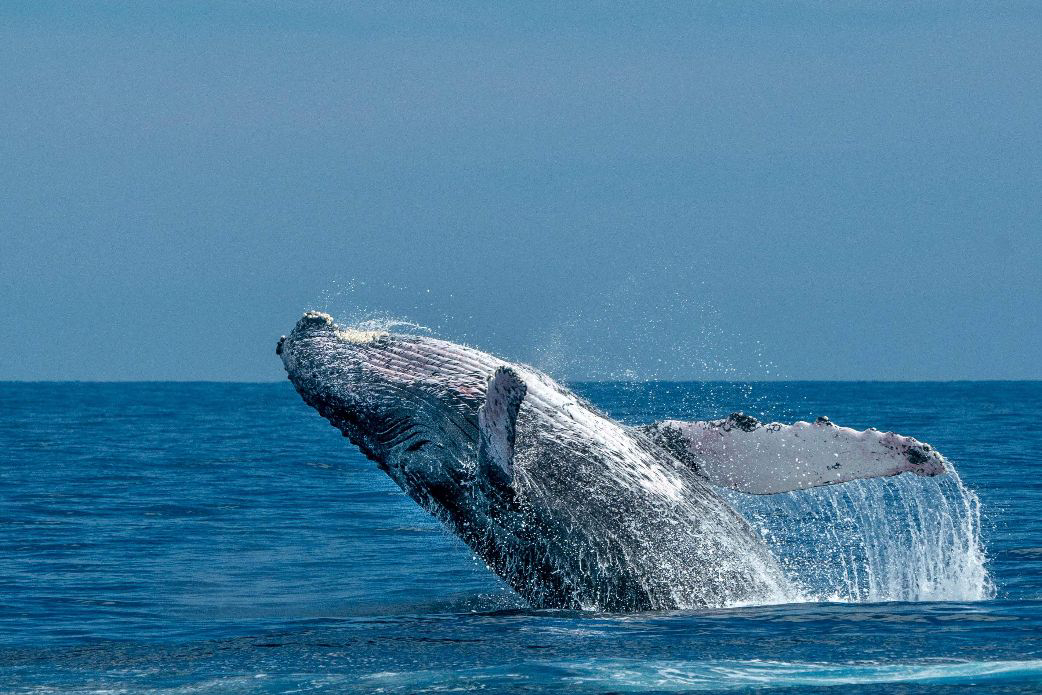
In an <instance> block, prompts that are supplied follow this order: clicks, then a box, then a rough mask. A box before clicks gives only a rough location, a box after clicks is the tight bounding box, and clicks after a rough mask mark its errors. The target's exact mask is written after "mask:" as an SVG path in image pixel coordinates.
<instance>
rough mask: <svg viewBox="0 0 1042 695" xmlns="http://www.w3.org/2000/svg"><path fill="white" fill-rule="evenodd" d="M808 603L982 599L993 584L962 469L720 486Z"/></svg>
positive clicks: (975, 505)
mask: <svg viewBox="0 0 1042 695" xmlns="http://www.w3.org/2000/svg"><path fill="white" fill-rule="evenodd" d="M723 494H724V495H725V496H726V497H727V499H728V501H729V502H730V503H731V504H732V505H733V506H734V508H735V509H737V510H738V511H739V512H741V513H742V514H743V515H744V516H745V517H746V519H748V521H749V522H750V523H751V524H752V525H753V527H755V528H756V529H757V530H758V531H759V532H760V534H761V536H762V537H763V539H764V541H765V542H766V543H767V544H768V546H769V547H770V548H771V550H772V551H773V552H774V554H775V555H776V556H777V557H778V559H779V560H780V562H781V563H782V565H783V567H784V568H785V571H786V573H787V574H788V576H789V579H790V581H792V583H793V584H794V586H796V587H797V588H798V590H799V591H800V593H802V594H803V595H804V597H805V598H806V600H808V601H838V602H859V603H860V602H878V601H978V600H983V599H987V598H991V597H992V596H993V595H994V586H993V584H992V582H991V580H990V578H989V576H988V571H987V568H986V566H985V560H986V558H985V554H984V548H983V545H982V543H981V539H980V501H979V499H978V497H977V495H976V493H974V492H973V491H972V490H970V489H969V488H967V487H966V486H964V485H963V484H962V481H961V480H960V479H959V476H958V474H957V473H956V472H955V471H954V470H952V471H951V472H950V473H949V474H947V475H944V476H939V477H936V478H923V477H920V476H914V475H909V474H904V475H900V476H897V477H894V478H876V479H871V480H858V481H854V482H849V483H845V484H843V485H836V486H832V487H822V488H813V489H810V490H801V491H796V492H788V493H783V494H777V495H767V496H754V495H745V494H740V493H736V492H733V491H723Z"/></svg>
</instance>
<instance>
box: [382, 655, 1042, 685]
mask: <svg viewBox="0 0 1042 695" xmlns="http://www.w3.org/2000/svg"><path fill="white" fill-rule="evenodd" d="M1040 674H1042V660H1038V659H1029V660H1007V661H954V660H953V661H928V662H910V663H889V664H884V663H878V662H863V663H814V662H785V661H768V660H758V659H750V660H712V661H668V660H654V659H650V660H645V659H590V660H584V661H577V662H543V663H539V664H538V665H535V664H511V665H508V666H485V667H471V668H463V669H458V670H454V671H452V672H446V671H438V670H430V671H422V670H421V671H410V672H408V673H402V672H380V673H373V674H369V675H368V676H367V677H365V678H364V679H363V682H364V683H365V684H366V685H367V686H369V687H375V688H379V689H381V690H383V691H386V692H407V691H409V690H419V689H431V690H442V689H450V688H451V689H453V690H472V689H474V690H478V689H486V688H504V687H506V686H512V687H515V688H519V687H538V686H545V685H547V684H548V683H551V682H552V683H555V684H558V685H559V686H560V687H563V688H565V689H567V690H569V691H572V692H602V691H604V690H605V689H607V690H610V691H612V692H643V691H647V690H653V691H655V692H690V691H705V690H712V691H720V690H746V689H749V688H776V687H800V686H803V687H830V686H852V685H870V684H878V683H893V684H900V683H907V684H958V683H973V684H975V685H979V684H981V683H984V682H994V681H1002V680H1006V681H1010V680H1026V679H1032V678H1037V677H1038V676H1039V675H1040Z"/></svg>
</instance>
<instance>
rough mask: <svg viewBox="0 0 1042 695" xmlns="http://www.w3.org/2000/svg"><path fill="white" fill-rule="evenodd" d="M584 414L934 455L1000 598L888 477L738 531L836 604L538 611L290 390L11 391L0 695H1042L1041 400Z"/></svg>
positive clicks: (981, 393) (734, 390)
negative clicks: (758, 694) (747, 532)
mask: <svg viewBox="0 0 1042 695" xmlns="http://www.w3.org/2000/svg"><path fill="white" fill-rule="evenodd" d="M575 387H576V389H577V390H578V391H580V392H581V393H582V394H583V395H585V396H586V397H588V398H590V399H591V400H592V401H593V402H595V403H596V404H597V405H599V406H600V407H601V408H603V409H604V410H606V411H607V412H608V413H610V414H612V415H613V416H615V417H617V418H620V419H622V420H625V421H627V422H630V423H639V422H647V421H651V420H654V419H660V418H663V417H674V418H689V419H703V418H707V417H719V416H723V415H726V414H727V413H729V412H731V411H734V410H744V411H745V412H747V413H750V414H754V415H756V416H758V417H761V419H776V420H780V421H793V420H796V419H809V418H813V417H815V416H817V415H819V414H826V415H828V416H829V417H830V418H831V419H832V420H833V421H835V422H837V423H840V424H842V425H846V426H851V427H857V428H865V427H869V426H874V427H877V428H880V429H889V430H895V431H898V432H901V433H903V434H908V435H912V436H915V437H917V438H919V439H922V440H924V441H927V442H930V443H931V444H933V445H934V446H936V447H937V448H939V449H940V451H941V452H943V453H944V454H945V455H946V456H947V457H948V458H949V459H950V460H952V461H953V462H954V463H955V464H956V466H957V468H958V471H959V473H960V474H961V478H962V481H963V483H964V484H965V485H966V487H967V488H969V489H970V490H972V491H975V493H976V495H977V496H979V499H980V505H981V506H980V510H981V511H980V535H981V539H982V543H983V547H984V550H985V553H986V557H987V561H986V564H985V566H984V568H986V572H987V577H985V578H984V579H982V575H981V574H980V571H983V570H982V568H981V567H980V565H979V563H978V564H974V561H973V557H971V556H972V553H969V554H967V553H963V552H961V551H959V549H958V548H956V549H955V550H954V551H953V550H952V547H953V546H957V545H958V543H959V542H960V540H959V539H960V538H962V537H963V536H960V535H959V532H960V529H961V530H963V531H965V530H966V528H969V530H970V532H971V533H975V532H976V526H975V525H974V524H975V519H974V511H975V509H976V508H975V506H973V505H972V504H970V506H960V504H962V503H966V502H967V500H969V501H970V502H971V503H972V502H973V493H969V492H962V491H961V490H960V489H957V487H956V483H955V482H953V481H951V480H948V481H946V482H945V481H942V480H941V479H929V480H924V479H913V480H905V478H907V477H908V476H901V477H900V478H897V479H891V480H887V481H868V482H865V483H857V484H856V485H857V486H859V487H855V488H851V491H850V492H840V488H839V487H837V488H833V489H829V490H828V491H826V492H819V493H794V494H795V495H797V496H789V497H788V498H786V499H778V500H775V501H774V502H768V500H770V498H759V501H756V502H755V503H754V504H751V505H749V506H746V507H744V508H743V513H746V514H747V516H748V517H749V518H750V521H751V522H752V523H754V525H755V526H757V527H758V528H762V530H763V532H764V533H765V534H768V535H769V538H768V540H770V541H771V542H772V543H776V544H777V547H778V549H779V552H785V553H791V557H790V558H788V562H789V563H790V565H789V566H791V567H792V568H793V571H794V572H797V573H802V576H803V578H804V579H805V580H806V581H808V582H810V583H811V584H814V585H815V587H814V588H816V589H817V590H818V591H819V592H821V593H820V597H823V598H830V597H831V598H832V599H833V600H832V601H813V602H807V603H800V604H788V605H772V606H746V607H736V608H728V609H713V610H689V611H675V612H664V613H643V614H632V615H610V614H595V613H580V612H565V611H535V610H530V609H527V608H526V607H525V606H524V605H523V603H522V602H521V601H519V600H518V599H517V598H516V597H515V596H514V595H513V594H512V593H511V592H510V591H509V590H508V589H506V588H504V586H503V585H502V584H501V583H500V582H499V581H498V580H497V579H496V578H495V577H494V576H493V575H492V574H490V573H489V572H488V571H487V570H485V569H484V568H483V567H482V566H481V564H480V563H479V562H478V561H476V560H475V559H474V558H473V557H472V555H471V554H470V552H469V551H468V550H467V548H466V547H465V546H463V545H462V544H461V543H460V542H458V541H457V540H455V539H454V538H453V537H451V536H450V535H448V534H447V533H446V532H444V531H443V530H442V529H441V528H440V527H439V525H438V524H437V522H435V521H434V520H433V519H431V518H430V517H428V516H427V515H426V514H425V513H424V512H422V511H421V510H420V509H419V508H418V507H417V506H416V505H415V504H413V503H412V502H411V501H410V500H409V499H407V498H406V497H405V496H404V494H403V493H401V492H400V491H399V490H397V488H395V487H394V486H393V484H392V483H391V482H390V481H389V479H387V477H386V476H384V475H383V474H382V473H380V472H379V471H378V470H377V469H376V468H375V466H374V465H373V464H372V463H370V462H368V461H366V460H365V459H364V458H363V457H362V456H361V455H360V454H359V453H358V452H357V451H356V450H355V449H354V448H353V447H352V446H351V445H350V444H349V443H348V442H347V441H346V440H345V439H343V438H342V437H340V436H339V433H337V432H336V431H335V430H334V429H332V428H331V427H330V426H329V425H328V424H326V422H325V421H324V420H322V419H321V418H320V417H319V416H318V415H317V414H316V413H314V412H313V411H312V410H311V409H309V408H308V407H306V406H305V405H304V404H303V403H302V402H301V400H300V399H299V397H298V396H297V395H296V393H295V392H294V391H293V389H292V387H291V386H290V385H289V384H288V383H278V384H174V383H143V384H20V383H0V691H3V692H32V693H46V692H63V693H65V692H73V693H102V692H104V693H124V692H126V693H134V692H168V693H197V692H232V693H239V692H243V693H248V692H309V693H310V692H354V691H372V692H416V691H424V690H428V691H438V692H443V691H449V692H460V691H463V692H466V691H470V690H483V691H490V692H495V691H512V692H544V691H559V690H568V691H573V692H606V691H612V692H684V691H697V692H701V691H714V690H717V691H728V690H749V689H765V690H774V691H777V692H794V691H800V692H805V691H806V692H826V691H828V692H833V691H837V692H838V691H842V692H847V691H850V690H857V691H862V692H880V693H882V692H886V693H891V692H908V693H911V692H920V691H927V690H929V691H931V692H932V691H935V690H936V691H960V692H962V691H972V692H980V691H986V692H1010V693H1012V692H1038V691H1040V690H1042V476H1040V475H1039V474H1040V473H1042V433H1040V430H1039V428H1038V424H1037V423H1038V422H1039V421H1040V420H1042V383H1038V382H1003V383H995V382H989V383H812V382H791V383H754V384H736V383H685V384H681V383H647V384H625V383H591V384H577V385H575ZM843 487H846V486H843ZM814 494H818V495H819V496H818V497H814V496H813V495H814ZM801 495H802V496H801ZM960 495H961V496H960ZM735 503H736V504H739V505H741V504H743V502H742V501H741V500H736V501H735ZM757 505H759V506H757ZM764 505H775V506H767V507H765V506H764ZM893 510H896V512H894V513H895V514H896V516H895V518H894V519H891V520H890V521H889V522H883V521H881V520H880V518H879V515H881V514H890V513H891V512H892V511H893ZM965 524H969V527H965ZM905 525H906V526H907V528H906V527H905ZM822 529H824V531H823V530H822ZM819 531H820V532H821V533H819ZM942 531H943V533H942ZM945 533H949V534H952V533H953V534H954V535H944V534H945ZM819 536H820V537H819ZM938 539H940V540H938ZM967 558H969V559H967ZM960 563H964V564H965V567H963V566H962V564H960ZM975 572H976V574H975ZM826 584H834V586H831V587H830V586H823V585H826ZM830 589H831V590H832V591H831V594H830ZM902 597H903V598H906V599H907V598H931V597H932V598H944V599H946V600H940V601H938V600H892V599H894V598H898V599H900V598H902Z"/></svg>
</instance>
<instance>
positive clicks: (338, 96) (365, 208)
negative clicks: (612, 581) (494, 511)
mask: <svg viewBox="0 0 1042 695" xmlns="http://www.w3.org/2000/svg"><path fill="white" fill-rule="evenodd" d="M0 95H2V98H0V133H2V135H0V344H2V345H3V346H4V347H3V349H2V350H0V380H168V379H169V380H246V381H268V380H279V379H282V378H284V375H283V373H282V368H281V364H280V362H279V360H278V359H277V358H276V357H275V355H274V346H275V342H276V340H277V339H278V337H279V335H281V334H284V333H287V332H289V330H290V329H291V328H292V327H293V324H294V322H295V320H296V319H297V318H298V317H299V315H300V314H301V312H303V311H304V310H306V309H310V308H319V309H325V310H328V311H330V312H331V313H333V314H334V315H335V316H337V317H338V318H340V319H342V320H343V321H345V322H346V321H358V320H365V319H374V318H383V319H395V320H400V321H407V322H413V323H416V324H419V325H420V326H424V327H426V328H427V329H430V330H432V331H433V332H434V333H435V334H437V335H441V336H443V337H447V338H450V339H454V340H462V341H466V342H468V343H470V344H472V345H476V346H478V347H481V348H484V349H487V350H490V351H493V352H495V353H496V354H500V355H502V356H504V357H506V358H510V359H515V360H520V361H525V362H528V363H531V364H534V365H536V366H539V367H542V368H544V369H547V370H548V371H550V373H551V374H553V375H555V376H558V377H561V378H568V379H584V378H593V379H598V378H636V379H852V380H858V379H906V380H920V379H922V380H926V379H930V380H933V379H942V380H947V379H1038V378H1042V364H1040V359H1039V356H1040V348H1039V346H1040V345H1042V127H1040V123H1042V121H1040V118H1042V116H1040V114H1042V5H1040V4H1038V3H1017V2H1001V3H1000V2H995V3H979V4H978V3H975V4H973V5H972V6H971V4H968V3H961V2H960V3H955V2H952V3H943V2H928V3H917V2H844V1H841V2H810V1H806V2H786V1H784V0H777V1H776V2H765V3H758V2H748V3H732V2H704V3H687V2H684V3H665V4H660V3H646V2H641V3H634V4H629V3H619V2H613V3H607V4H596V3H581V4H580V3H576V4H568V3H557V2H554V3H536V2H533V3H494V4H492V3H473V4H471V3H424V2H415V3H403V4H390V3H360V4H348V3H340V2H278V3H276V2H263V1H257V2H249V3H246V2H215V3H201V2H182V3H138V2H124V3H116V2H95V3H75V4H74V3H57V2H46V1H44V0H34V1H32V2H22V1H21V0H6V1H5V2H4V3H2V4H0ZM405 329H406V330H420V329H418V328H412V329H409V328H408V327H406V328H405Z"/></svg>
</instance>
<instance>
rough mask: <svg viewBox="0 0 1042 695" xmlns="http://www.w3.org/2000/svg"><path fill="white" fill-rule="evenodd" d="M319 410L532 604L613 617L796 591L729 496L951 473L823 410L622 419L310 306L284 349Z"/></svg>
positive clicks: (483, 363)
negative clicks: (788, 420) (794, 415)
mask: <svg viewBox="0 0 1042 695" xmlns="http://www.w3.org/2000/svg"><path fill="white" fill-rule="evenodd" d="M276 353H277V354H278V355H280V356H281V358H282V361H283V364H284V366H285V369H286V372H287V374H288V376H289V379H290V381H291V382H292V383H293V385H294V386H295V387H296V389H297V391H298V392H299V393H300V395H301V396H302V397H303V399H304V401H305V402H306V403H307V404H308V405H310V406H312V407H314V408H315V409H316V410H317V411H318V412H319V413H320V414H321V415H322V416H323V417H325V418H326V419H327V420H329V422H330V423H331V424H333V425H334V426H335V427H336V428H337V429H339V430H340V431H341V433H342V434H343V435H344V436H346V437H348V438H349V439H350V440H351V442H352V443H354V444H355V445H356V446H358V448H359V449H360V450H361V451H362V453H363V454H365V456H366V457H368V458H369V459H371V460H372V461H374V462H375V463H376V465H377V466H378V467H379V468H380V469H382V470H383V471H384V472H386V473H387V474H388V475H389V476H390V477H391V479H392V480H394V482H395V483H396V484H397V485H398V486H399V487H401V489H402V490H404V491H405V493H406V494H408V495H409V496H410V497H411V498H413V499H414V500H415V501H416V502H417V503H419V504H420V505H421V506H422V507H423V508H424V509H425V510H427V511H428V512H429V513H431V514H433V515H434V516H435V517H437V518H438V519H439V520H441V521H442V522H443V523H444V524H445V526H446V527H448V528H449V529H450V530H451V531H452V532H453V533H455V534H456V535H457V536H458V537H459V538H461V539H462V540H463V541H464V542H465V543H466V544H467V545H468V546H470V548H471V549H472V550H473V551H474V552H475V553H476V554H477V555H478V556H480V557H481V559H482V560H483V561H484V562H485V563H486V564H487V566H488V567H489V568H490V569H491V570H492V571H493V572H495V573H496V574H497V575H499V577H501V578H502V579H503V580H504V581H505V582H506V583H507V584H509V585H510V586H511V587H512V588H513V589H514V590H515V591H516V592H517V593H518V594H520V595H521V596H522V597H523V598H524V599H526V600H527V601H528V603H529V604H530V605H532V606H533V607H540V608H573V609H595V610H607V611H637V610H653V609H674V608H687V607H698V606H723V605H736V604H750V603H769V602H779V601H785V600H789V599H792V598H794V596H793V589H792V588H791V587H790V585H789V582H788V581H787V580H786V578H785V575H784V573H783V572H782V570H781V568H780V566H779V563H778V562H777V560H776V559H775V558H774V557H773V556H772V554H771V552H770V551H769V550H768V548H767V547H766V545H765V544H764V543H763V542H762V541H761V540H760V538H759V537H758V536H757V534H756V533H755V532H754V530H753V529H752V528H750V526H749V525H748V524H747V523H746V522H745V520H744V519H743V518H742V517H741V516H740V515H739V514H738V513H737V512H735V511H734V510H733V509H732V508H731V507H730V506H729V505H728V504H727V503H726V502H725V501H724V499H723V497H722V496H721V495H720V494H719V492H718V490H717V487H728V488H732V489H735V490H739V491H742V492H747V493H751V494H770V493H776V492H782V491H786V490H795V489H801V488H806V487H813V486H818V485H828V484H833V483H842V482H845V481H849V480H854V479H858V478H868V477H876V476H888V475H897V474H899V473H902V472H912V473H916V474H920V475H937V474H940V473H943V472H944V471H945V461H944V459H943V457H941V456H940V454H939V453H938V452H936V451H935V450H933V449H932V448H931V447H929V446H928V445H926V444H923V443H921V442H918V441H917V440H915V439H913V438H911V437H902V436H901V435H896V434H893V433H881V432H877V431H875V430H867V431H864V432H856V431H854V430H851V429H847V428H843V427H838V426H836V425H833V424H832V423H831V422H829V421H828V420H827V419H826V418H819V419H818V421H816V422H813V423H808V422H797V423H794V424H792V425H782V424H778V423H769V424H763V423H760V422H758V421H756V420H755V419H753V418H751V417H748V416H745V415H742V414H740V413H735V414H732V415H731V416H729V417H727V418H724V419H721V420H715V421H709V422H680V421H672V420H667V421H664V422H659V423H653V424H650V425H646V426H643V427H627V426H624V425H622V424H620V423H618V422H616V421H614V420H612V419H610V418H609V417H607V416H606V415H604V414H603V413H601V412H599V411H598V410H597V409H596V408H595V407H594V406H593V405H591V404H590V403H588V402H586V401H585V400H583V399H582V398H579V397H578V396H576V395H575V394H573V393H571V392H570V391H569V390H568V389H566V388H564V387H563V386H561V385H560V384H558V383H556V382H555V381H554V380H552V379H551V378H550V377H548V376H547V375H546V374H543V373H542V372H540V371H538V370H536V369H534V368H532V367H529V366H526V365H522V364H512V363H509V362H507V361H505V360H502V359H499V358H496V357H494V356H492V355H490V354H487V353H485V352H482V351H480V350H476V349H474V348H471V347H466V346H462V345H457V344H454V343H451V342H447V341H444V340H439V339H436V338H432V337H428V336H416V335H403V334H395V333H390V332H384V331H364V330H356V329H352V328H342V327H340V326H338V325H337V324H336V323H334V321H333V319H332V318H331V317H330V316H329V315H327V314H324V313H320V312H313V311H309V312H307V313H305V314H304V315H303V317H302V318H301V319H300V320H299V321H298V322H297V324H296V326H295V327H294V329H293V331H292V332H291V333H290V334H289V336H283V337H282V338H281V339H280V340H279V342H278V346H277V347H276Z"/></svg>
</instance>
